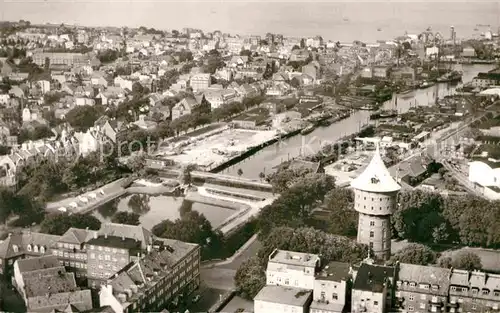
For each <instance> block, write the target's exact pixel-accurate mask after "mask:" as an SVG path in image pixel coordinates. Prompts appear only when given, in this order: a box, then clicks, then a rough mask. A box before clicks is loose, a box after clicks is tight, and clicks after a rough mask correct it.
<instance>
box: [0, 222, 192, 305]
mask: <svg viewBox="0 0 500 313" xmlns="http://www.w3.org/2000/svg"><path fill="white" fill-rule="evenodd" d="M29 260H35V261H29ZM31 263H34V264H41V266H31V265H29V264H31ZM44 264H45V265H44ZM48 264H50V266H49V265H48ZM0 265H1V267H0V271H1V273H2V274H3V275H5V276H9V275H11V274H14V280H15V286H16V287H17V288H18V290H19V292H20V294H21V295H22V296H23V298H24V299H25V300H26V303H27V305H28V308H29V309H30V308H33V309H37V307H36V305H40V304H39V301H38V300H37V299H38V297H42V298H43V299H44V301H45V302H46V303H45V304H44V305H43V306H44V308H48V307H55V306H57V307H58V308H59V307H60V306H61V305H63V304H64V305H68V304H75V301H73V300H72V301H69V300H68V299H74V298H75V297H74V296H73V295H71V293H72V292H77V291H78V288H77V287H76V285H77V283H78V285H80V286H88V287H90V288H92V289H96V290H98V291H99V294H100V296H99V299H100V304H99V305H100V306H102V307H104V306H110V307H111V308H112V309H113V310H114V312H115V313H118V312H144V311H161V310H162V309H163V308H165V307H168V306H174V307H175V306H176V302H178V301H179V298H182V297H183V295H184V296H185V295H188V294H189V293H190V292H192V291H193V290H194V289H196V288H197V287H198V286H199V283H200V281H199V266H200V250H199V246H198V245H196V244H190V243H184V242H180V241H177V240H171V239H163V238H157V237H155V236H154V235H153V234H152V233H151V232H150V231H148V230H146V229H145V228H143V227H141V226H132V225H124V224H115V223H106V224H103V225H102V226H101V229H100V230H98V231H92V230H89V229H77V228H70V229H69V230H68V231H67V232H66V233H64V234H63V235H62V236H55V235H48V234H42V233H34V232H30V231H22V232H17V233H12V234H10V235H9V237H7V238H6V239H5V240H4V241H1V242H0ZM28 267H30V270H29V271H28V270H27V268H28ZM31 271H36V272H34V273H33V275H32V274H31V273H29V276H36V277H37V279H36V280H34V281H33V282H37V283H36V284H32V283H31V280H28V278H27V275H28V274H27V273H28V272H31ZM38 273H41V274H40V275H38ZM54 273H56V275H55V277H54ZM35 274H36V275H35ZM49 277H52V278H49ZM42 280H43V281H42ZM41 281H42V282H41ZM42 283H43V284H42ZM52 283H54V284H52ZM57 283H59V285H58V284H57ZM37 284H38V285H37ZM60 284H63V286H61V285H60ZM60 293H64V295H59V296H57V297H56V296H55V295H56V294H60ZM85 294H86V292H85ZM61 297H62V298H63V300H61ZM86 297H87V296H86V295H85V299H87V298H86ZM79 299H81V298H79ZM61 301H63V303H61ZM68 301H69V302H68ZM85 302H86V301H85ZM172 302H173V303H172ZM86 303H87V302H86ZM85 309H88V308H86V307H85ZM44 311H46V312H50V310H48V311H47V310H44Z"/></svg>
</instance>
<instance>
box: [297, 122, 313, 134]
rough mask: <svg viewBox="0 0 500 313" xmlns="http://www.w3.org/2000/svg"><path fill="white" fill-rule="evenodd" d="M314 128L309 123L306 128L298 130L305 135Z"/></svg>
mask: <svg viewBox="0 0 500 313" xmlns="http://www.w3.org/2000/svg"><path fill="white" fill-rule="evenodd" d="M315 128H316V126H314V124H309V125H308V126H307V127H306V128H304V129H303V130H301V131H300V134H301V135H307V134H309V133H312V131H313V130H314V129H315Z"/></svg>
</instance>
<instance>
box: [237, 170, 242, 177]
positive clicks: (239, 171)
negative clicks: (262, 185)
mask: <svg viewBox="0 0 500 313" xmlns="http://www.w3.org/2000/svg"><path fill="white" fill-rule="evenodd" d="M237 174H238V176H240V177H241V175H243V170H242V169H241V168H239V169H238V172H237Z"/></svg>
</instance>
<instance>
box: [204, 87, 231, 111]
mask: <svg viewBox="0 0 500 313" xmlns="http://www.w3.org/2000/svg"><path fill="white" fill-rule="evenodd" d="M204 95H205V99H206V100H207V101H208V102H210V108H211V109H212V110H213V109H217V108H219V107H221V106H222V105H223V104H226V103H230V102H232V101H235V100H236V96H237V93H236V91H235V90H232V89H222V90H209V91H207V92H205V93H204Z"/></svg>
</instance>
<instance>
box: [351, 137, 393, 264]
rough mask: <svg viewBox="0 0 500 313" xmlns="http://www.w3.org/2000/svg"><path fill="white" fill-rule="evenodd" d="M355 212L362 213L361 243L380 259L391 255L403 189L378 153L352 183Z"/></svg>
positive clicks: (360, 225)
mask: <svg viewBox="0 0 500 313" xmlns="http://www.w3.org/2000/svg"><path fill="white" fill-rule="evenodd" d="M351 187H352V188H353V189H354V209H355V210H356V211H358V213H359V221H358V239H357V240H358V242H359V243H362V244H366V245H368V246H369V247H370V249H372V250H373V252H374V253H375V254H376V255H377V256H378V257H380V258H383V259H388V258H389V257H390V255H391V215H392V213H393V212H394V209H395V206H396V201H397V200H396V197H397V194H398V192H399V190H400V189H401V187H400V186H399V184H398V183H397V182H396V181H395V180H394V179H393V178H392V176H391V174H390V173H389V171H388V169H387V167H386V166H385V164H384V161H383V160H382V157H381V156H380V151H379V146H378V143H377V148H376V152H375V154H374V156H373V158H372V160H371V161H370V163H369V164H368V166H367V167H366V169H365V170H364V171H363V172H362V173H361V174H360V175H359V176H358V177H357V178H356V179H354V180H353V181H352V182H351Z"/></svg>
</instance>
